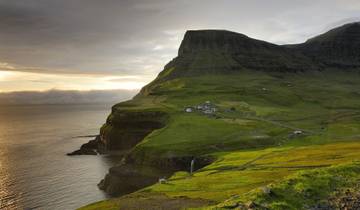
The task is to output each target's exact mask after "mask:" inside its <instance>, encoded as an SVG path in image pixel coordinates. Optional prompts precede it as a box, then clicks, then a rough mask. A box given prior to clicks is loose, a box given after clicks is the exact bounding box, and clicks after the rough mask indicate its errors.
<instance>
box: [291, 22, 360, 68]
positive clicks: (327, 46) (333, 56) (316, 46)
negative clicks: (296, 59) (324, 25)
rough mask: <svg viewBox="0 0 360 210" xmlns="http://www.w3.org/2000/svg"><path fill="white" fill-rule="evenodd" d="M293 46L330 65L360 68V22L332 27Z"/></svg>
mask: <svg viewBox="0 0 360 210" xmlns="http://www.w3.org/2000/svg"><path fill="white" fill-rule="evenodd" d="M292 47H293V48H294V49H297V50H299V51H301V52H302V53H303V54H305V55H306V56H308V57H311V58H312V59H314V60H316V61H319V62H321V63H323V64H324V65H326V66H329V67H341V68H359V67H360V22H357V23H350V24H346V25H344V26H341V27H339V28H335V29H332V30H330V31H328V32H326V33H324V34H321V35H319V36H316V37H314V38H312V39H309V40H308V41H306V42H305V43H303V44H299V45H294V46H292Z"/></svg>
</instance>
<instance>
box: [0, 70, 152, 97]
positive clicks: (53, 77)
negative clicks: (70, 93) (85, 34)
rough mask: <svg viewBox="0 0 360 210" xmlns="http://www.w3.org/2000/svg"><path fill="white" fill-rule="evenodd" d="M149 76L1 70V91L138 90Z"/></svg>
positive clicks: (146, 81)
mask: <svg viewBox="0 0 360 210" xmlns="http://www.w3.org/2000/svg"><path fill="white" fill-rule="evenodd" d="M148 80H149V79H148V78H142V77H137V76H96V75H76V74H74V75H67V74H41V73H30V72H10V71H0V92H11V91H25V90H27V91H45V90H49V89H59V90H114V89H123V90H138V89H140V88H141V87H143V86H144V85H146V83H148V82H149V81H148Z"/></svg>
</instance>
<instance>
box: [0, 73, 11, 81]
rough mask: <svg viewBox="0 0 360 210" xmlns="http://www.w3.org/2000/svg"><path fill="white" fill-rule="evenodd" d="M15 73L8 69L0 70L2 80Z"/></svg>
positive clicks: (0, 79)
mask: <svg viewBox="0 0 360 210" xmlns="http://www.w3.org/2000/svg"><path fill="white" fill-rule="evenodd" d="M12 74H13V73H12V72H8V71H0V81H2V80H5V79H6V78H7V77H9V76H11V75H12Z"/></svg>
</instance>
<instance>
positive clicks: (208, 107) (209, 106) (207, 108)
mask: <svg viewBox="0 0 360 210" xmlns="http://www.w3.org/2000/svg"><path fill="white" fill-rule="evenodd" d="M218 110H219V109H218V107H217V106H216V105H215V104H213V103H211V102H210V101H205V103H202V104H198V105H196V106H187V107H185V108H184V112H186V113H192V112H200V113H203V114H206V115H213V114H215V113H216V112H217V111H218Z"/></svg>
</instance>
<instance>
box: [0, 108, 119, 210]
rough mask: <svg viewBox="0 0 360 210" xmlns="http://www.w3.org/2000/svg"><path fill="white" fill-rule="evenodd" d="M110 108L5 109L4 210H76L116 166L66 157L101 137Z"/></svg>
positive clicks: (0, 118)
mask: <svg viewBox="0 0 360 210" xmlns="http://www.w3.org/2000/svg"><path fill="white" fill-rule="evenodd" d="M110 108H111V105H30V106H8V107H7V106H0V209H11V210H13V209H41V210H43V209H45V210H46V209H51V210H57V209H60V210H61V209H64V210H71V209H76V208H78V207H80V206H83V205H85V204H88V203H91V202H95V201H98V200H102V199H105V198H106V195H105V194H104V193H103V192H102V191H100V190H99V189H98V188H97V183H98V182H99V181H100V180H101V179H102V178H103V177H104V175H105V174H106V172H107V171H108V169H109V167H111V166H113V165H114V164H116V162H117V160H116V159H115V158H113V157H109V156H71V157H70V156H66V153H68V152H72V151H73V150H75V149H78V148H79V147H80V145H81V144H82V143H85V142H87V141H88V140H90V139H91V138H74V137H76V136H83V135H92V134H97V133H98V131H99V128H100V126H101V125H102V124H103V123H104V122H105V119H106V117H107V115H108V114H109V112H110Z"/></svg>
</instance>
